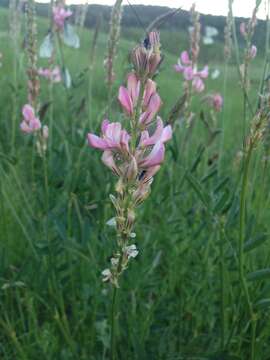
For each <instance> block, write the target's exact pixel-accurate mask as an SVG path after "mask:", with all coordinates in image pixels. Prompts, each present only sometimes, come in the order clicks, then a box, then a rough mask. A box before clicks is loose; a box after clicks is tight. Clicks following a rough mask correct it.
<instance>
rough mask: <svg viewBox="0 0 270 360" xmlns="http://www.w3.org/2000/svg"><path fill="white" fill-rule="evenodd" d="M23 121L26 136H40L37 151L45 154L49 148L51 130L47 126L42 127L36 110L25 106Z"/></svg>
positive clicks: (22, 128) (22, 129) (21, 125)
mask: <svg viewBox="0 0 270 360" xmlns="http://www.w3.org/2000/svg"><path fill="white" fill-rule="evenodd" d="M22 115H23V120H22V122H21V124H20V128H21V131H22V132H24V133H26V134H34V133H37V134H39V139H38V141H37V144H36V145H37V149H38V152H39V154H41V155H42V154H43V153H44V152H45V151H46V148H47V139H48V137H49V128H48V126H47V125H44V126H42V125H41V122H40V120H39V118H38V116H37V115H36V114H35V110H34V108H33V107H32V106H31V105H29V104H25V105H24V106H23V109H22Z"/></svg>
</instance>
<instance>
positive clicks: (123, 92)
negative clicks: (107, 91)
mask: <svg viewBox="0 0 270 360" xmlns="http://www.w3.org/2000/svg"><path fill="white" fill-rule="evenodd" d="M118 100H119V101H120V104H121V105H122V107H123V109H124V110H125V111H126V112H127V113H128V115H132V113H133V103H132V100H131V97H130V96H129V92H128V90H127V89H126V88H125V87H124V86H120V88H119V94H118Z"/></svg>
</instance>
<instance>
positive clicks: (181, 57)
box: [180, 50, 192, 65]
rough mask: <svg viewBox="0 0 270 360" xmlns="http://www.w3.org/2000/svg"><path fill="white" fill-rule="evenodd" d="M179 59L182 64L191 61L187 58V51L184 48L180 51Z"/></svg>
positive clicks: (187, 63)
mask: <svg viewBox="0 0 270 360" xmlns="http://www.w3.org/2000/svg"><path fill="white" fill-rule="evenodd" d="M180 59H181V61H182V63H183V64H184V65H191V64H192V61H191V60H190V58H189V54H188V52H187V51H186V50H185V51H183V52H182V53H181V55H180Z"/></svg>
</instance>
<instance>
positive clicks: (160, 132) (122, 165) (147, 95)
mask: <svg viewBox="0 0 270 360" xmlns="http://www.w3.org/2000/svg"><path fill="white" fill-rule="evenodd" d="M140 86H141V84H140V81H139V80H138V79H137V77H136V75H135V74H134V73H133V72H132V73H130V74H129V75H128V83H127V88H125V87H123V86H121V87H120V89H119V96H118V99H119V101H120V104H121V105H122V108H123V110H124V111H125V112H126V114H127V115H128V116H133V114H134V111H135V108H136V105H137V102H138V97H139V93H140ZM160 106H161V99H160V97H159V95H158V93H157V92H156V83H155V82H154V81H152V80H151V79H148V80H147V82H146V86H145V90H144V94H143V100H142V113H141V114H140V116H139V124H140V125H139V128H140V140H139V142H138V144H137V147H136V149H135V151H132V150H131V147H130V140H131V135H130V134H129V133H128V132H127V131H126V130H124V129H122V126H121V124H120V123H119V122H114V123H110V122H109V121H108V120H104V121H103V123H102V127H101V136H100V137H99V136H96V135H94V134H91V133H90V134H88V143H89V145H90V146H91V147H94V148H97V149H100V150H102V151H104V153H103V156H102V160H103V162H104V163H105V165H107V166H108V167H109V168H111V169H112V170H113V171H114V173H116V174H117V175H118V176H124V174H125V172H126V170H127V167H128V165H127V163H129V162H131V163H132V164H133V166H134V168H136V169H137V171H136V172H137V174H138V178H140V177H141V174H143V179H149V178H150V177H152V176H153V175H154V174H155V173H156V172H157V171H158V170H159V168H160V165H161V163H162V162H163V160H164V155H165V147H164V143H166V142H167V141H168V140H170V139H171V137H172V129H171V126H170V125H168V126H165V127H164V124H163V121H162V120H161V118H160V117H157V121H156V128H155V130H154V131H153V132H152V134H151V135H150V134H149V131H150V130H149V126H150V125H152V124H153V121H154V120H155V118H156V115H157V113H158V111H159V108H160Z"/></svg>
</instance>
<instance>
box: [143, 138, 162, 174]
mask: <svg viewBox="0 0 270 360" xmlns="http://www.w3.org/2000/svg"><path fill="white" fill-rule="evenodd" d="M164 157H165V146H164V144H163V143H162V142H161V141H158V142H157V143H156V144H155V145H154V147H153V149H152V150H151V152H150V153H149V155H147V156H146V157H145V158H144V159H143V160H141V161H140V162H139V166H140V167H142V168H146V169H147V168H151V167H153V166H158V165H160V164H161V163H162V162H163V161H164Z"/></svg>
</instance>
